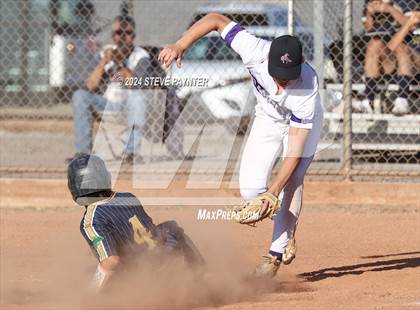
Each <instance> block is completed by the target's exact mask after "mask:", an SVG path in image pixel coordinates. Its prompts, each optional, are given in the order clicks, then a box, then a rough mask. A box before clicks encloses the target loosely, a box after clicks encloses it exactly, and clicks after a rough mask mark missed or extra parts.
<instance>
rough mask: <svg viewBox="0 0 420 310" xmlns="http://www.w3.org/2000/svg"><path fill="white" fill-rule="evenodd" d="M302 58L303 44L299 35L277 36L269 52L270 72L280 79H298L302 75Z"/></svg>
mask: <svg viewBox="0 0 420 310" xmlns="http://www.w3.org/2000/svg"><path fill="white" fill-rule="evenodd" d="M302 58H303V56H302V44H301V43H300V40H299V39H298V38H297V37H294V36H290V35H284V36H281V37H278V38H275V39H274V40H273V42H271V47H270V52H269V53H268V73H269V74H270V75H271V76H272V77H273V78H275V79H278V80H296V79H297V78H298V77H299V76H300V71H301V67H302Z"/></svg>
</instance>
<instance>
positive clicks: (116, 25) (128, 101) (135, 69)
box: [72, 16, 153, 162]
mask: <svg viewBox="0 0 420 310" xmlns="http://www.w3.org/2000/svg"><path fill="white" fill-rule="evenodd" d="M134 31H135V21H134V19H133V18H132V17H130V16H117V17H116V18H115V19H114V21H113V23H112V40H113V42H114V44H115V45H114V46H112V47H109V48H107V49H105V50H104V51H103V52H102V53H100V55H97V57H96V59H95V64H96V67H95V69H94V70H93V71H92V72H91V74H90V75H89V77H88V78H87V80H86V85H85V86H86V87H85V89H80V90H78V91H76V92H75V93H74V95H73V98H72V104H73V116H74V132H75V144H76V150H77V152H78V153H90V152H91V150H92V123H93V120H92V119H93V115H92V113H93V112H103V111H104V110H105V109H107V110H111V111H116V112H126V114H127V121H128V124H129V126H128V130H129V139H128V144H127V148H126V156H125V159H126V161H128V162H132V161H133V160H134V159H135V157H136V154H138V151H139V147H140V140H141V130H142V127H143V125H144V118H145V108H146V102H145V101H146V98H145V94H144V91H143V90H142V89H130V88H128V89H124V88H122V87H121V84H120V83H121V81H123V80H125V79H127V78H132V77H137V78H141V77H146V76H150V75H152V74H153V68H152V65H151V57H150V55H149V54H148V52H147V51H146V50H144V49H143V48H141V47H138V46H134V39H135V32H134Z"/></svg>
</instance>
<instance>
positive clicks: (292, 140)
mask: <svg viewBox="0 0 420 310" xmlns="http://www.w3.org/2000/svg"><path fill="white" fill-rule="evenodd" d="M309 132H310V129H305V128H296V127H292V126H291V127H290V128H289V139H288V147H287V154H286V158H285V159H284V160H283V163H282V165H281V167H280V170H279V172H278V173H277V176H276V178H275V180H274V182H273V184H272V185H271V186H270V188H269V190H268V192H270V193H271V194H273V195H274V196H276V197H277V196H278V195H279V194H280V192H281V191H282V190H283V188H284V187H285V186H286V183H287V181H288V180H289V178H290V177H291V175H292V174H293V171H295V169H296V167H297V166H298V164H299V162H300V159H301V157H302V154H303V149H304V148H305V142H306V139H307V138H308V135H309Z"/></svg>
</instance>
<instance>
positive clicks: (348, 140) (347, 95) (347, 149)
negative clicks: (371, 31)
mask: <svg viewBox="0 0 420 310" xmlns="http://www.w3.org/2000/svg"><path fill="white" fill-rule="evenodd" d="M344 1H345V9H344V64H343V65H344V67H343V69H344V75H343V96H344V115H343V117H344V120H343V144H344V145H343V146H344V147H343V149H344V157H343V170H344V175H345V178H346V180H350V178H351V169H352V26H353V20H352V17H353V15H352V14H353V12H352V11H353V8H352V0H344Z"/></svg>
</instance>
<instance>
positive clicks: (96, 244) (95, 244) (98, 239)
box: [92, 236, 104, 249]
mask: <svg viewBox="0 0 420 310" xmlns="http://www.w3.org/2000/svg"><path fill="white" fill-rule="evenodd" d="M102 240H104V237H102V236H97V237H95V239H93V240H92V245H93V247H94V248H95V249H96V248H97V247H98V245H99V243H101V241H102Z"/></svg>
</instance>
